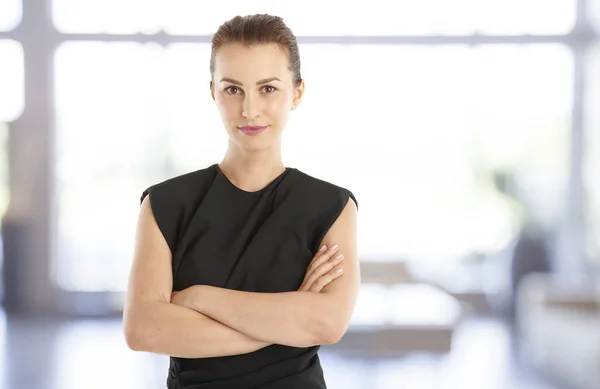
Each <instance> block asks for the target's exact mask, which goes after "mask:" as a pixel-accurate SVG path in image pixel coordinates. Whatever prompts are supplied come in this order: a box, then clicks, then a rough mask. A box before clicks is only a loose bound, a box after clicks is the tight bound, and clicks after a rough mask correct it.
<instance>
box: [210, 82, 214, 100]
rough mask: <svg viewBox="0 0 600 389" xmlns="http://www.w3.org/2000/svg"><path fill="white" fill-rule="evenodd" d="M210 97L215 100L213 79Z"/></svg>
mask: <svg viewBox="0 0 600 389" xmlns="http://www.w3.org/2000/svg"><path fill="white" fill-rule="evenodd" d="M210 97H212V99H213V101H215V86H214V84H213V82H212V81H211V82H210Z"/></svg>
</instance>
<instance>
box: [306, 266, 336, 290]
mask: <svg viewBox="0 0 600 389" xmlns="http://www.w3.org/2000/svg"><path fill="white" fill-rule="evenodd" d="M342 274H344V269H337V270H332V271H330V272H329V273H327V274H325V275H324V276H322V277H320V278H319V279H318V280H317V282H315V283H314V284H313V285H312V287H311V288H310V291H311V292H317V293H318V292H321V291H322V290H323V288H325V287H326V286H327V285H329V284H330V283H332V282H333V281H334V280H336V279H338V278H339V277H341V276H342Z"/></svg>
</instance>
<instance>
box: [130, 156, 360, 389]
mask: <svg viewBox="0 0 600 389" xmlns="http://www.w3.org/2000/svg"><path fill="white" fill-rule="evenodd" d="M148 194H149V195H150V199H151V202H150V203H151V205H152V211H153V213H154V217H155V219H156V221H157V224H158V226H159V228H160V230H161V232H162V234H163V235H164V237H165V239H166V241H167V243H168V245H169V248H170V249H171V253H172V255H173V268H172V270H173V290H174V291H179V290H183V289H185V288H187V287H189V286H192V285H196V284H204V285H212V286H217V287H221V288H227V289H235V290H243V291H249V292H273V293H275V292H289V291H295V290H297V289H298V288H299V287H300V284H301V283H302V280H303V278H304V275H305V272H306V269H307V266H308V264H309V263H310V261H311V259H312V258H313V256H314V254H315V253H316V251H317V250H318V248H319V244H320V243H321V241H322V239H323V237H324V235H325V234H326V233H327V231H328V230H329V228H330V227H331V226H332V225H333V223H334V222H335V221H336V220H337V218H338V217H339V215H340V214H341V212H342V210H343V209H344V207H345V206H346V204H347V203H348V199H349V198H352V199H353V200H354V202H355V203H356V199H355V198H354V195H353V194H352V193H351V192H350V191H348V190H347V189H344V188H341V187H338V186H336V185H333V184H331V183H328V182H326V181H322V180H319V179H316V178H314V177H311V176H309V175H307V174H305V173H302V172H301V171H299V170H298V169H294V168H286V170H285V172H283V173H282V174H281V175H279V176H278V177H277V178H275V179H274V180H273V181H272V182H271V183H269V184H268V185H267V186H266V187H265V188H263V189H261V190H260V191H257V192H246V191H243V190H241V189H239V188H238V187H236V186H235V185H234V184H233V183H232V182H231V181H229V179H228V178H227V177H226V176H225V175H224V174H223V172H222V171H221V169H220V168H219V166H218V165H217V164H214V165H212V166H210V167H208V168H206V169H202V170H198V171H194V172H191V173H187V174H184V175H180V176H177V177H174V178H171V179H168V180H166V181H163V182H161V183H158V184H156V185H153V186H151V187H149V188H148V189H146V190H145V191H144V192H143V194H142V197H141V199H142V200H143V199H144V197H145V196H146V195H148ZM318 349H319V346H314V347H306V348H297V347H288V346H283V345H271V346H268V347H265V348H263V349H261V350H258V351H255V352H252V353H248V354H242V355H235V356H225V357H216V358H199V359H187V358H176V357H171V359H170V367H169V375H168V379H167V387H168V388H170V389H175V388H177V389H253V388H261V389H295V388H298V389H300V388H301V389H321V388H326V385H325V380H324V378H323V371H322V370H321V365H320V362H319V357H318V354H317V351H318Z"/></svg>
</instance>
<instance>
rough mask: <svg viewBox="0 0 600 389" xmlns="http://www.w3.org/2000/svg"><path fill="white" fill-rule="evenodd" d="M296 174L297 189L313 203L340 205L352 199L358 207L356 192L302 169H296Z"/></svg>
mask: <svg viewBox="0 0 600 389" xmlns="http://www.w3.org/2000/svg"><path fill="white" fill-rule="evenodd" d="M294 170H295V176H296V184H297V185H296V190H298V191H299V192H300V193H301V195H302V196H303V197H304V198H305V199H306V200H308V201H310V202H311V203H313V204H323V205H324V206H330V205H333V204H335V205H338V206H339V204H341V205H343V206H345V205H346V204H347V203H348V200H350V199H351V200H352V201H353V202H354V204H355V206H356V208H358V202H357V200H356V196H355V195H354V193H353V192H352V191H351V190H350V189H348V188H345V187H343V186H340V185H337V184H336V183H333V182H330V181H326V180H324V179H321V178H317V177H314V176H311V175H309V174H307V173H304V172H302V171H301V170H298V169H294Z"/></svg>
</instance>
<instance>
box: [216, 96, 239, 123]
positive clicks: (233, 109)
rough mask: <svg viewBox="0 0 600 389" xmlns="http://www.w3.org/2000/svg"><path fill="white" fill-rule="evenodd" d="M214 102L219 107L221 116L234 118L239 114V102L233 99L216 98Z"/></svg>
mask: <svg viewBox="0 0 600 389" xmlns="http://www.w3.org/2000/svg"><path fill="white" fill-rule="evenodd" d="M216 103H217V108H218V109H219V112H220V113H221V116H222V117H223V118H230V119H234V118H236V117H237V116H239V112H240V107H239V103H238V102H237V101H235V100H234V99H222V98H217V99H216Z"/></svg>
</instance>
